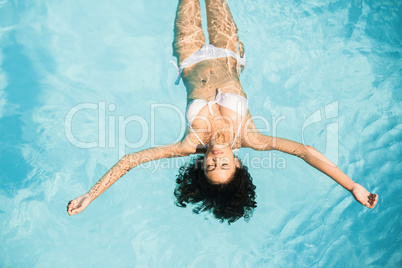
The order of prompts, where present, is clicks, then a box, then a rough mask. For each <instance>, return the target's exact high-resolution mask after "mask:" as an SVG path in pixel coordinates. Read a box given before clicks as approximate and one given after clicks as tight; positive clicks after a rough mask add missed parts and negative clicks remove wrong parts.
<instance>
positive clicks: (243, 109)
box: [67, 0, 378, 223]
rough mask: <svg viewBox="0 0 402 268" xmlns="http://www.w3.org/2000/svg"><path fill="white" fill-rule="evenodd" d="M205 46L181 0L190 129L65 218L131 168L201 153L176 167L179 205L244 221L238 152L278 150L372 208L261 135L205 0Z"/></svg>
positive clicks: (124, 163) (193, 6)
mask: <svg viewBox="0 0 402 268" xmlns="http://www.w3.org/2000/svg"><path fill="white" fill-rule="evenodd" d="M205 3H206V9H207V22H208V34H209V44H205V37H204V33H203V30H202V27H201V14H200V3H199V0H180V1H179V6H178V9H177V14H176V19H175V38H174V43H173V47H174V55H175V56H176V57H177V60H178V66H179V67H178V68H177V69H178V79H177V81H176V84H178V83H179V82H180V79H182V81H183V83H184V85H185V87H186V90H187V103H188V105H187V109H186V120H187V126H188V128H187V131H186V133H185V134H184V136H183V138H182V139H181V141H180V142H177V143H173V144H169V145H165V146H159V147H154V148H150V149H146V150H143V151H139V152H136V153H132V154H127V155H125V156H124V157H122V158H121V159H120V161H119V162H118V163H117V164H116V165H115V166H113V167H112V168H111V169H110V170H109V171H108V172H107V173H106V174H105V175H104V176H103V177H102V178H101V179H100V180H99V181H98V182H97V183H96V184H95V185H94V186H93V187H92V188H91V189H90V190H89V192H88V193H86V194H84V195H82V196H80V197H78V198H76V199H74V200H72V201H70V203H69V204H68V207H67V211H68V213H69V215H74V214H77V213H80V212H82V211H83V210H84V209H85V208H86V207H87V206H88V205H89V204H90V203H91V202H92V201H93V200H95V199H96V198H97V197H98V196H99V195H100V194H102V193H103V192H104V191H105V190H106V189H107V188H109V187H110V186H111V185H112V184H113V183H115V182H116V181H117V180H118V179H119V178H120V177H122V176H123V175H124V174H126V173H127V172H128V171H129V170H130V169H132V168H134V167H136V166H137V165H139V164H142V163H145V162H148V161H152V160H157V159H161V158H169V157H181V156H188V155H190V154H195V153H202V154H201V155H200V156H198V157H196V158H193V159H192V161H191V162H190V163H189V164H187V165H185V166H183V167H181V168H180V170H179V175H178V177H177V186H176V189H175V191H174V195H175V196H176V198H177V202H176V205H178V206H182V207H185V206H186V205H187V204H189V203H193V204H198V206H197V207H196V208H195V209H194V210H193V211H194V212H196V213H198V212H200V211H210V212H212V213H213V215H214V216H215V217H216V218H217V219H219V220H221V221H224V220H228V222H229V223H231V222H234V221H236V220H238V219H239V218H241V217H244V219H245V220H248V219H249V218H250V217H251V216H252V212H253V209H254V208H255V207H256V202H255V197H256V196H255V186H254V185H253V183H252V179H251V177H250V174H249V173H248V170H247V167H245V166H244V165H243V164H242V162H241V160H240V159H239V158H238V157H237V156H235V152H236V151H237V150H238V149H239V148H252V149H254V150H258V151H267V150H278V151H281V152H285V153H288V154H292V155H295V156H297V157H300V158H302V159H303V160H304V161H305V162H307V163H308V164H310V165H311V166H313V167H315V168H316V169H318V170H320V171H321V172H323V173H325V174H326V175H328V176H329V177H331V178H332V179H333V180H335V181H336V182H337V183H339V184H340V185H341V186H342V187H344V188H345V189H346V190H348V191H349V192H350V193H351V194H352V195H353V196H354V198H355V199H356V200H357V201H358V202H360V203H361V204H362V205H364V206H366V207H368V208H373V207H374V206H375V205H376V203H377V201H378V195H377V194H371V193H369V192H368V191H367V190H366V189H365V188H364V187H363V186H361V185H359V184H358V183H355V182H354V181H353V180H352V179H351V178H349V177H348V176H347V175H346V174H344V173H343V172H342V171H341V170H340V169H339V168H338V167H336V165H334V164H333V163H332V162H331V161H329V160H328V159H327V158H326V157H325V156H324V155H322V154H321V153H319V152H318V151H317V150H315V149H314V148H313V147H311V146H306V145H303V144H300V143H298V142H294V141H291V140H287V139H283V138H279V137H271V136H266V135H263V134H261V133H260V132H258V130H257V128H256V126H255V125H254V122H253V119H252V117H251V115H250V113H249V110H248V105H249V104H248V100H247V95H246V94H245V92H244V91H243V88H242V85H241V83H240V78H239V74H240V70H242V69H243V67H244V65H245V54H244V48H243V44H242V43H241V42H240V41H239V38H238V36H237V27H236V24H235V23H234V21H233V18H232V16H231V14H230V11H229V7H228V5H227V3H226V1H225V0H206V1H205Z"/></svg>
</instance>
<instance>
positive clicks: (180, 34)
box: [173, 0, 205, 65]
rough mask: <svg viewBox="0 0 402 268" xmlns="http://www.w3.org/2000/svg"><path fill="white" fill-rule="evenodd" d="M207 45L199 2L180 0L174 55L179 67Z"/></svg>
mask: <svg viewBox="0 0 402 268" xmlns="http://www.w3.org/2000/svg"><path fill="white" fill-rule="evenodd" d="M204 44H205V37H204V33H203V31H202V26H201V12H200V2H199V0H180V2H179V6H178V7H177V12H176V19H175V24H174V41H173V55H174V56H175V57H177V60H178V63H179V65H180V64H181V63H182V62H183V60H185V59H186V58H187V57H188V56H190V55H191V54H193V53H194V52H197V51H198V50H199V49H200V48H201V47H202V46H203V45H204Z"/></svg>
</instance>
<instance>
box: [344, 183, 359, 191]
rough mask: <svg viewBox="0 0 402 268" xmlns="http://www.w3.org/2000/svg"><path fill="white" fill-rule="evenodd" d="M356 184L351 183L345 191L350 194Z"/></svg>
mask: <svg viewBox="0 0 402 268" xmlns="http://www.w3.org/2000/svg"><path fill="white" fill-rule="evenodd" d="M356 184H357V183H356V182H352V183H351V184H350V185H349V186H348V187H347V188H346V189H347V190H348V191H349V192H352V191H353V189H354V188H355V186H356Z"/></svg>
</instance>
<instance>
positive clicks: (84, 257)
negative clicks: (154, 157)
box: [0, 0, 402, 267]
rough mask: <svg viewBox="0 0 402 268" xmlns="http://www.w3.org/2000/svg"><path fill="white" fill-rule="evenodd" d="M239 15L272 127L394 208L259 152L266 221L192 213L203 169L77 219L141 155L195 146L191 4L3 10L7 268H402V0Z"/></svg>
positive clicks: (2, 237) (244, 9) (152, 169)
mask: <svg viewBox="0 0 402 268" xmlns="http://www.w3.org/2000/svg"><path fill="white" fill-rule="evenodd" d="M228 3H229V7H230V8H231V11H232V14H233V17H234V20H235V21H236V23H237V26H238V28H239V36H240V39H241V40H242V41H243V43H244V45H245V49H246V54H247V66H246V68H245V70H244V72H243V73H242V75H241V80H242V84H243V88H244V90H245V92H246V93H247V95H248V99H249V103H250V113H251V114H252V115H255V116H259V118H260V119H259V120H256V123H257V126H258V127H260V128H266V126H267V123H268V124H269V126H270V129H266V132H265V134H268V135H270V134H271V135H272V134H276V135H277V136H279V137H283V138H287V139H292V140H295V141H298V142H304V143H306V144H309V145H313V146H314V147H315V148H316V149H317V150H319V151H321V152H322V153H325V155H326V156H327V157H328V158H329V159H330V160H331V161H333V162H334V163H336V164H337V165H338V166H339V168H340V169H341V170H343V171H344V172H345V173H346V174H347V175H348V176H350V177H351V178H352V179H353V180H354V181H356V182H358V183H360V184H361V185H363V186H365V187H366V188H367V189H368V190H370V191H372V192H374V193H378V194H379V202H378V204H377V206H376V207H375V208H374V209H372V210H369V209H367V208H365V207H363V206H361V205H360V204H358V203H357V202H355V201H354V199H353V196H352V195H350V194H349V193H348V192H347V191H346V190H344V189H343V188H342V187H341V186H339V185H337V184H336V183H335V182H333V181H332V180H331V179H330V178H329V177H327V176H326V175H324V174H322V173H320V172H319V171H317V170H315V169H314V168H313V167H311V166H309V165H308V164H306V163H305V162H304V161H303V160H301V159H299V158H297V157H294V156H290V155H285V154H283V153H280V152H253V151H251V150H247V149H244V150H243V149H242V150H241V151H240V158H243V160H244V161H245V162H246V164H247V165H248V166H249V170H250V173H251V175H252V176H253V179H254V183H255V185H256V186H257V204H258V207H257V208H256V210H255V211H254V216H253V217H252V218H251V220H250V221H249V222H248V223H246V222H245V221H243V220H242V219H240V220H239V221H237V222H235V223H234V224H231V225H227V224H221V223H219V222H218V221H217V220H215V219H213V218H212V217H211V216H210V215H208V214H205V213H204V214H199V215H196V214H193V213H192V211H191V207H187V208H185V209H183V208H179V207H176V206H175V205H174V196H173V190H174V187H175V176H176V174H177V169H178V168H177V167H178V166H180V164H182V163H184V162H180V161H185V160H188V159H189V158H185V159H184V160H183V159H181V160H180V161H179V160H173V159H171V160H166V161H160V162H156V163H155V164H148V165H143V166H141V167H137V168H136V169H134V170H131V171H130V172H129V173H128V174H126V175H125V176H124V177H123V178H122V179H120V181H118V182H117V183H116V184H115V185H113V186H112V187H111V188H110V189H108V190H107V191H106V192H105V193H103V194H102V195H101V196H100V197H99V198H98V199H96V201H95V202H93V203H92V204H91V205H90V206H89V207H88V208H87V209H86V210H85V211H84V212H82V213H81V214H78V215H75V216H71V217H70V216H68V214H67V212H66V206H67V203H68V202H69V201H70V200H72V199H74V198H76V197H77V196H79V195H81V194H83V193H85V192H86V191H88V190H89V189H90V187H92V185H93V184H94V183H95V182H97V181H98V179H99V178H100V177H102V175H103V174H104V173H105V172H106V171H107V170H108V169H109V168H111V167H112V166H113V165H114V164H115V163H116V162H117V161H118V160H119V159H120V157H121V156H122V155H123V154H125V153H131V152H135V151H138V150H141V149H145V148H148V147H150V146H152V145H162V144H167V143H171V142H174V141H176V140H177V138H178V137H179V135H180V132H181V130H182V128H183V125H184V122H183V121H180V119H181V116H182V113H183V111H184V108H185V105H186V93H185V88H184V86H183V84H182V83H181V84H180V85H179V86H175V85H174V82H175V80H176V75H177V73H176V71H175V69H174V68H173V66H172V65H171V63H170V62H169V61H170V60H173V59H174V58H173V56H172V45H171V44H172V41H173V21H174V18H175V11H176V8H177V1H144V0H141V1H132V0H130V1H128V0H118V1H113V2H112V1H94V0H88V1H76V0H73V1H34V0H33V1H4V0H3V1H0V226H1V227H0V241H1V242H0V267H401V266H402V246H401V242H402V241H401V240H402V235H401V227H402V226H401V222H402V217H401V212H402V208H401V201H400V197H401V192H402V175H401V174H402V165H401V159H402V157H401V155H402V153H401V152H402V123H401V115H402V112H401V100H402V91H401V86H402V83H401V70H402V61H401V56H400V55H401V49H402V47H401V28H402V26H401V14H402V12H401V6H402V2H401V1H398V0H394V1H385V0H384V1H379V0H378V1H359V0H350V1H346V0H341V1H314V0H313V1H296V0H295V1H288V0H284V1H271V0H267V1H261V0H260V1H256V0H232V1H228ZM201 7H202V11H203V12H204V13H203V25H204V26H206V19H205V18H206V17H205V5H204V4H202V6H201ZM204 30H206V28H204ZM205 33H206V31H205ZM157 105H159V106H157ZM176 108H177V109H176ZM257 121H258V122H257ZM275 122H276V123H275ZM274 125H275V130H274V129H273V126H274ZM273 132H276V133H273ZM258 159H263V160H264V161H261V162H259V163H257V162H258ZM252 161H254V162H252Z"/></svg>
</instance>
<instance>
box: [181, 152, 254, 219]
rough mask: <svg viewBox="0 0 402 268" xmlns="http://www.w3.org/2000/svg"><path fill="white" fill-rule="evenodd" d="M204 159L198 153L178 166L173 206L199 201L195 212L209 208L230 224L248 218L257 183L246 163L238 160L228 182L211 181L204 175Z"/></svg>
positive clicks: (217, 217)
mask: <svg viewBox="0 0 402 268" xmlns="http://www.w3.org/2000/svg"><path fill="white" fill-rule="evenodd" d="M203 161H204V156H203V155H202V156H198V157H196V158H192V160H191V161H190V163H189V164H186V165H183V166H182V167H180V169H179V174H178V175H177V179H176V183H177V185H176V188H175V190H174V195H175V197H176V198H177V200H176V202H175V204H176V206H178V207H186V206H187V204H189V203H192V204H197V203H199V202H201V203H200V204H198V206H197V207H195V208H194V209H193V212H194V213H196V214H199V213H200V212H202V211H210V212H212V214H213V215H214V217H215V218H216V219H218V220H219V221H220V222H221V223H222V222H224V221H225V220H228V224H229V225H230V223H233V222H235V221H237V220H238V219H240V218H241V217H244V220H245V221H246V222H248V221H249V220H250V218H251V216H252V215H253V210H254V208H256V207H257V203H256V202H255V198H256V194H255V188H256V187H255V186H254V184H253V181H252V178H251V176H250V173H248V169H247V167H246V166H243V165H242V164H241V167H240V168H236V171H235V173H234V175H233V177H232V178H231V179H230V180H229V182H227V183H223V184H211V183H210V182H209V181H208V180H207V177H206V176H205V173H204V169H203ZM240 163H241V162H240Z"/></svg>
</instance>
